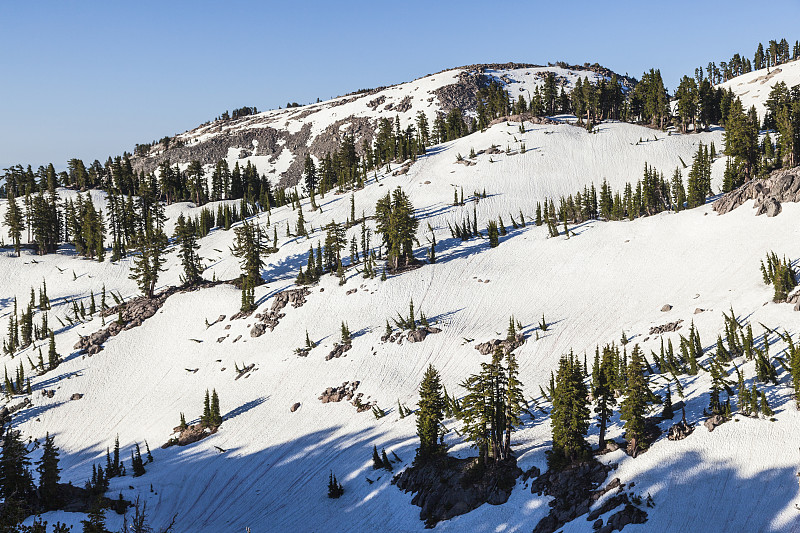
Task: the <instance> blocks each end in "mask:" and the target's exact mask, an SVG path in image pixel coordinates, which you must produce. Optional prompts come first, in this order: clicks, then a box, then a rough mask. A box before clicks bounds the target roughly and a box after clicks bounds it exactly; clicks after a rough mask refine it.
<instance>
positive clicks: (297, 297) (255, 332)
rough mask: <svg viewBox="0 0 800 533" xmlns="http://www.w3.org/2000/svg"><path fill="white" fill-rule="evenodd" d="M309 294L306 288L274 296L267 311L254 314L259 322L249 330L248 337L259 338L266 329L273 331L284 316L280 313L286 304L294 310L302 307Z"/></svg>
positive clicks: (282, 292)
mask: <svg viewBox="0 0 800 533" xmlns="http://www.w3.org/2000/svg"><path fill="white" fill-rule="evenodd" d="M309 294H311V291H310V290H308V287H300V288H298V289H289V290H286V291H281V292H279V293H278V294H276V295H275V297H274V299H273V300H272V307H271V308H270V310H269V311H267V312H265V313H263V314H262V313H256V320H260V322H257V323H256V324H255V325H253V328H252V329H251V330H250V336H251V337H260V336H261V335H263V334H264V333H266V332H267V329H269V330H270V331H272V330H273V329H275V327H276V326H277V325H278V322H279V321H280V319H281V318H283V317H284V316H286V314H285V313H281V310H282V309H283V308H284V307H286V306H287V305H288V304H292V307H295V308H297V307H302V306H303V304H304V303H306V296H308V295H309Z"/></svg>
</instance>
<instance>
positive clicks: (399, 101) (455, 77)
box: [132, 63, 628, 184]
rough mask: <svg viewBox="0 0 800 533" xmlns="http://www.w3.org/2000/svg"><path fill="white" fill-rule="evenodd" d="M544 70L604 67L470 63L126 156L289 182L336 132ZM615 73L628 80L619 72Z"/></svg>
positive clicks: (528, 83) (568, 82)
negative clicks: (246, 170)
mask: <svg viewBox="0 0 800 533" xmlns="http://www.w3.org/2000/svg"><path fill="white" fill-rule="evenodd" d="M550 72H552V73H553V74H554V75H555V77H556V83H557V85H558V86H559V87H563V88H564V89H565V90H566V91H567V92H570V91H571V90H572V87H573V86H574V85H575V82H576V81H577V80H578V78H581V79H583V78H588V79H589V80H591V81H592V82H595V83H596V82H597V81H598V80H599V79H601V78H603V77H606V78H608V77H609V76H611V74H612V73H611V72H610V71H608V70H607V69H604V68H602V67H600V66H597V65H595V66H592V67H589V66H588V65H587V66H585V67H560V66H551V67H539V66H534V65H519V64H514V63H510V64H504V65H473V66H469V67H463V68H458V69H452V70H446V71H443V72H439V73H437V74H432V75H429V76H425V77H422V78H419V79H417V80H414V81H412V82H408V83H403V84H399V85H394V86H391V87H383V88H378V89H372V90H368V91H361V92H358V93H354V94H350V95H346V96H341V97H338V98H334V99H332V100H328V101H324V102H320V103H315V104H309V105H304V106H301V107H293V108H287V109H277V110H271V111H265V112H262V113H258V114H256V115H250V116H246V117H242V118H238V119H232V120H218V121H214V122H210V123H208V124H204V125H202V126H200V127H198V128H195V129H193V130H190V131H187V132H185V133H182V134H180V135H178V136H176V138H175V139H174V141H178V142H173V143H172V147H171V148H170V149H168V150H166V151H165V150H164V147H163V145H162V144H160V143H159V144H157V145H155V146H154V147H153V148H152V149H151V150H150V153H149V155H147V156H145V157H134V158H132V162H133V164H134V167H135V168H137V169H138V168H143V169H147V170H152V169H153V168H155V166H156V165H158V164H159V163H160V162H161V161H163V160H164V159H166V158H168V159H170V161H171V163H173V164H175V163H183V164H188V162H189V161H191V160H193V159H196V160H199V161H200V162H202V163H204V164H214V163H216V162H217V161H218V160H220V159H227V160H228V163H229V165H230V167H231V168H233V165H234V163H235V162H237V161H238V162H239V164H240V165H246V164H247V162H250V163H252V164H254V165H255V166H256V167H257V168H258V170H259V173H261V174H267V175H268V176H269V177H270V178H271V179H273V181H274V182H279V181H280V182H281V183H284V184H286V183H288V184H294V183H296V181H297V179H298V178H299V177H300V175H301V173H302V168H303V160H304V158H305V155H306V154H308V153H310V154H312V155H313V156H314V157H317V158H320V157H322V156H324V155H325V153H326V152H331V151H335V150H336V149H337V147H338V144H339V142H340V141H341V138H342V136H343V135H344V134H351V135H353V136H354V137H355V141H356V146H359V147H360V146H361V144H362V142H363V141H370V142H371V140H372V139H373V135H374V130H375V128H376V125H377V121H378V120H379V119H381V118H386V119H395V118H399V120H400V124H401V127H402V128H403V129H405V128H406V127H407V126H408V125H410V124H413V123H414V122H415V120H416V117H417V114H418V113H420V112H422V113H424V114H425V116H426V117H427V119H428V123H429V124H430V126H431V127H432V125H433V121H434V119H435V117H436V115H437V113H442V112H447V111H449V110H451V109H453V108H454V107H458V108H460V109H462V111H464V112H465V113H466V114H467V115H470V114H472V113H474V110H475V106H476V103H477V102H476V94H477V91H478V90H479V89H480V88H481V87H483V86H485V85H487V84H488V83H490V82H491V81H495V82H498V83H500V84H501V85H502V86H504V87H505V88H507V89H508V90H509V92H510V94H511V96H512V97H513V98H514V99H516V98H518V97H519V96H520V95H523V96H524V97H525V99H526V100H530V96H531V95H532V94H533V91H534V90H535V88H536V87H541V86H542V85H543V84H544V80H545V77H546V75H547V74H548V73H550ZM620 81H621V82H622V83H628V81H627V79H625V78H621V79H620ZM179 144H183V145H182V146H179Z"/></svg>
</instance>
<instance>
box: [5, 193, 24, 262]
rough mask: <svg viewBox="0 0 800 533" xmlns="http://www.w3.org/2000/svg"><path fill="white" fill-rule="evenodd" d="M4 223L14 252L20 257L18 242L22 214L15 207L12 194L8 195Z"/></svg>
mask: <svg viewBox="0 0 800 533" xmlns="http://www.w3.org/2000/svg"><path fill="white" fill-rule="evenodd" d="M4 220H5V223H6V227H7V228H8V238H9V239H11V242H12V243H13V244H14V252H16V254H17V257H19V256H20V240H21V238H22V224H23V221H22V212H21V211H20V209H19V206H18V205H17V200H16V199H15V198H14V194H13V193H9V196H8V207H7V208H6V214H5V219H4Z"/></svg>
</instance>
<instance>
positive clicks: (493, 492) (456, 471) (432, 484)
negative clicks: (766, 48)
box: [392, 456, 522, 527]
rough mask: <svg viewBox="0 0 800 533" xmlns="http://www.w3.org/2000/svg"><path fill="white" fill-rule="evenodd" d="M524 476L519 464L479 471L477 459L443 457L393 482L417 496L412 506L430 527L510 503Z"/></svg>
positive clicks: (492, 466)
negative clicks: (483, 507) (443, 521)
mask: <svg viewBox="0 0 800 533" xmlns="http://www.w3.org/2000/svg"><path fill="white" fill-rule="evenodd" d="M521 474H522V470H520V469H519V467H517V464H516V460H514V459H513V458H511V459H510V460H508V461H504V462H501V463H499V464H496V465H490V466H488V467H486V468H485V469H484V470H483V471H480V470H478V466H477V458H475V457H471V458H467V459H457V458H455V457H449V456H446V457H443V458H441V459H439V460H436V461H427V462H422V463H418V464H415V465H413V466H411V467H409V468H407V469H405V470H404V471H403V472H401V473H400V474H399V475H398V476H397V477H395V478H394V479H393V480H392V483H395V484H396V485H397V486H398V487H399V488H400V489H401V490H403V491H406V492H412V493H414V497H413V498H412V499H411V503H412V504H414V505H418V506H419V507H420V508H421V510H420V514H419V516H420V519H422V520H424V521H425V523H426V526H427V527H433V525H435V524H436V523H437V522H439V521H441V520H448V519H450V518H453V517H454V516H458V515H462V514H465V513H468V512H469V511H471V510H473V509H475V508H477V507H478V506H480V505H482V504H484V503H488V504H490V505H501V504H503V503H505V502H507V501H508V498H509V496H510V495H511V490H512V489H513V488H514V485H515V483H516V481H515V480H516V478H517V477H519V476H520V475H521Z"/></svg>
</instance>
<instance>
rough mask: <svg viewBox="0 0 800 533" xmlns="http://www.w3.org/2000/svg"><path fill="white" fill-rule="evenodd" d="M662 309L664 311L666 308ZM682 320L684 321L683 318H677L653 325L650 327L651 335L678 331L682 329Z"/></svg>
mask: <svg viewBox="0 0 800 533" xmlns="http://www.w3.org/2000/svg"><path fill="white" fill-rule="evenodd" d="M665 307H666V306H665ZM670 308H671V307H670ZM661 310H662V311H663V310H664V309H663V308H662V309H661ZM681 322H683V320H682V319H681V320H676V321H675V322H669V323H668V324H662V325H660V326H653V327H651V328H650V335H662V334H664V333H669V332H671V331H678V330H679V329H681Z"/></svg>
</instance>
